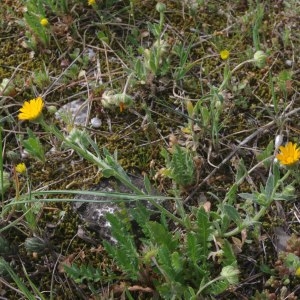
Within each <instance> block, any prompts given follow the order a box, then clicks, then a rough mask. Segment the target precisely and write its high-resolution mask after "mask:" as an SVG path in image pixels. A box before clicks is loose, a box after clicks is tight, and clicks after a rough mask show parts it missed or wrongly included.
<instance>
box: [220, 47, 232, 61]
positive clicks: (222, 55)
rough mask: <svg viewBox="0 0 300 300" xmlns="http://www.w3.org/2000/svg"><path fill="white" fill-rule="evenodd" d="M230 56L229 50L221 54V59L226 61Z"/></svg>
mask: <svg viewBox="0 0 300 300" xmlns="http://www.w3.org/2000/svg"><path fill="white" fill-rule="evenodd" d="M229 55H230V52H229V51H228V50H226V49H225V50H222V51H221V52H220V56H221V58H222V59H223V60H226V59H227V58H228V57H229Z"/></svg>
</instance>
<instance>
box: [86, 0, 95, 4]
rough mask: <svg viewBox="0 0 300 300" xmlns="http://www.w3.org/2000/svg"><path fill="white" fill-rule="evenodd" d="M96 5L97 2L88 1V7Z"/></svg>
mask: <svg viewBox="0 0 300 300" xmlns="http://www.w3.org/2000/svg"><path fill="white" fill-rule="evenodd" d="M95 4H96V0H88V5H95Z"/></svg>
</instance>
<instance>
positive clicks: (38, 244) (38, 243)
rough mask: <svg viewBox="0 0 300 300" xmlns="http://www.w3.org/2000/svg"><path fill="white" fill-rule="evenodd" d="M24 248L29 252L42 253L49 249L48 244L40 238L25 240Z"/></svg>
mask: <svg viewBox="0 0 300 300" xmlns="http://www.w3.org/2000/svg"><path fill="white" fill-rule="evenodd" d="M24 246H25V248H26V250H27V251H28V252H37V253H41V252H43V251H44V250H45V249H46V248H48V242H47V241H45V240H43V239H41V238H39V237H31V238H27V239H26V240H25V243H24Z"/></svg>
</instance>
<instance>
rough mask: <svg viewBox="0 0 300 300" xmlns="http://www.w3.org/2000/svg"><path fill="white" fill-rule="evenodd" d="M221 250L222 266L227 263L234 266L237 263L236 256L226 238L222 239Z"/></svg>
mask: <svg viewBox="0 0 300 300" xmlns="http://www.w3.org/2000/svg"><path fill="white" fill-rule="evenodd" d="M222 250H223V260H222V264H223V266H228V265H232V266H235V265H236V264H237V262H236V257H235V255H234V252H233V249H232V246H231V244H230V243H229V242H228V241H227V240H225V241H224V244H223V247H222Z"/></svg>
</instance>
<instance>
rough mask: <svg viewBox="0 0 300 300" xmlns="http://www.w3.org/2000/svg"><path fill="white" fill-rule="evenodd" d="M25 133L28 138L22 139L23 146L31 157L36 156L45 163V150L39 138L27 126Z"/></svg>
mask: <svg viewBox="0 0 300 300" xmlns="http://www.w3.org/2000/svg"><path fill="white" fill-rule="evenodd" d="M27 133H28V136H29V138H28V139H27V140H23V142H22V144H23V147H24V148H25V150H26V151H27V152H28V153H29V154H30V155H31V156H32V157H36V158H38V159H39V160H40V161H41V162H42V163H45V152H44V148H43V145H42V144H41V142H40V140H39V138H38V137H36V136H35V135H34V133H33V132H32V130H30V129H29V128H27Z"/></svg>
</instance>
